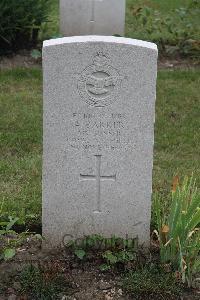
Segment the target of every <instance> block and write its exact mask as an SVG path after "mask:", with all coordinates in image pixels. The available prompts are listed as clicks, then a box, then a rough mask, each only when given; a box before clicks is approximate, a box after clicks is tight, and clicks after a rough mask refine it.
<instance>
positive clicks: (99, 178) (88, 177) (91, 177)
mask: <svg viewBox="0 0 200 300" xmlns="http://www.w3.org/2000/svg"><path fill="white" fill-rule="evenodd" d="M95 157H96V174H95V175H83V174H80V180H95V181H96V202H97V204H96V205H97V208H96V210H95V211H94V212H101V181H105V180H111V181H116V174H115V175H101V157H102V155H95Z"/></svg>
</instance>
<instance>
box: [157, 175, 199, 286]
mask: <svg viewBox="0 0 200 300" xmlns="http://www.w3.org/2000/svg"><path fill="white" fill-rule="evenodd" d="M162 203H163V199H162V197H160V195H159V194H156V195H155V199H154V209H155V213H156V217H157V226H158V231H155V233H156V234H157V236H158V239H159V243H160V257H161V262H162V263H170V264H171V265H172V268H173V269H174V270H175V271H177V272H178V274H180V277H181V279H182V281H183V282H184V283H185V282H187V284H188V286H189V287H190V286H191V285H192V282H193V280H194V279H195V276H197V274H198V272H200V256H199V255H200V253H199V251H200V228H199V224H200V207H199V205H200V193H199V191H198V189H197V187H196V184H195V180H194V178H193V176H192V177H191V178H188V177H185V178H184V180H183V183H182V185H180V183H179V179H178V177H177V176H176V177H175V178H174V181H173V188H172V195H171V205H170V207H169V211H168V213H166V212H165V211H163V209H162Z"/></svg>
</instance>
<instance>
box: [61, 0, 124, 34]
mask: <svg viewBox="0 0 200 300" xmlns="http://www.w3.org/2000/svg"><path fill="white" fill-rule="evenodd" d="M124 24H125V0H60V32H61V34H62V35H63V36H73V35H88V34H99V35H115V34H118V35H124Z"/></svg>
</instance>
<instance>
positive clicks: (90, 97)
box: [78, 52, 121, 107]
mask: <svg viewBox="0 0 200 300" xmlns="http://www.w3.org/2000/svg"><path fill="white" fill-rule="evenodd" d="M120 83H121V77H120V76H119V73H118V71H117V70H116V69H114V68H113V67H112V66H110V64H109V58H108V57H107V56H106V55H104V54H103V53H102V52H98V54H97V55H96V56H95V58H94V61H93V64H92V65H90V66H88V67H87V68H86V69H85V70H84V71H83V72H82V74H81V76H80V78H79V81H78V90H79V93H80V95H81V97H82V98H83V99H84V100H85V101H86V103H88V104H89V105H91V106H96V107H104V106H106V105H109V104H111V103H112V102H113V101H115V100H116V96H117V91H118V89H119V87H120Z"/></svg>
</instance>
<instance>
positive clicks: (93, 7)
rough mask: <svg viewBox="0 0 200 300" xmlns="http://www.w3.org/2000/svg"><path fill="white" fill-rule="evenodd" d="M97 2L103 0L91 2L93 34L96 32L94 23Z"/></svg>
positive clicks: (92, 0)
mask: <svg viewBox="0 0 200 300" xmlns="http://www.w3.org/2000/svg"><path fill="white" fill-rule="evenodd" d="M96 1H102V0H91V2H92V3H91V17H90V23H91V30H92V32H93V30H94V22H95V3H96Z"/></svg>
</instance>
